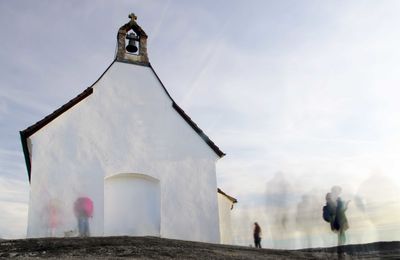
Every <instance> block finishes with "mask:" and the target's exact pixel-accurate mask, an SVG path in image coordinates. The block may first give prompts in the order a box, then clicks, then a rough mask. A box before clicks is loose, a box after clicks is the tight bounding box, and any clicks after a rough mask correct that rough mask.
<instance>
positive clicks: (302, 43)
mask: <svg viewBox="0 0 400 260" xmlns="http://www.w3.org/2000/svg"><path fill="white" fill-rule="evenodd" d="M131 12H134V13H135V14H136V15H137V16H138V20H137V21H138V24H139V25H140V26H141V27H142V28H143V29H144V30H145V31H146V33H147V35H148V36H149V39H148V53H149V59H150V62H151V64H152V66H153V68H154V69H155V70H156V72H157V74H158V76H159V77H160V78H161V80H162V81H163V83H164V85H165V86H166V88H167V89H168V91H169V93H170V94H171V96H172V97H173V98H174V100H175V101H176V102H177V103H178V104H179V105H180V106H181V107H182V108H183V109H184V110H185V111H186V113H187V114H189V115H190V117H191V118H192V119H193V120H194V121H195V122H196V123H197V124H198V125H199V126H200V127H201V129H202V130H203V131H204V132H205V133H206V134H207V135H208V136H209V137H210V138H211V139H212V140H213V141H214V142H215V143H216V144H217V145H218V146H219V147H220V148H221V150H222V151H224V152H225V153H226V154H227V155H226V156H225V157H224V158H223V159H221V160H219V161H218V162H217V180H218V186H219V187H220V188H222V189H223V190H224V191H225V192H226V193H228V194H230V195H231V196H233V197H235V198H237V199H238V201H239V203H238V204H237V205H236V206H235V209H234V210H233V211H232V223H233V225H234V234H235V241H234V242H235V243H236V244H241V245H249V244H251V243H252V242H251V239H252V238H251V228H252V226H251V224H252V223H253V222H254V221H258V222H260V224H261V226H262V228H263V230H264V234H265V237H264V238H263V242H262V243H264V245H265V246H267V247H275V248H299V247H305V246H320V245H332V244H334V242H333V241H335V237H334V235H333V234H332V233H331V232H330V231H329V227H328V225H327V224H326V223H323V221H322V220H321V219H322V217H321V208H322V205H323V204H324V202H325V200H324V198H325V194H326V193H327V192H329V191H330V188H331V187H332V186H334V185H340V186H341V187H342V190H343V193H342V196H343V197H344V198H346V199H348V200H351V202H350V204H349V205H350V206H349V210H348V218H349V220H350V225H351V226H350V227H351V228H350V229H349V232H348V233H349V237H348V240H349V242H352V243H360V242H371V241H378V240H400V237H399V235H397V234H400V221H399V219H400V191H399V190H400V188H399V187H400V176H399V174H398V172H399V171H400V160H399V156H400V117H399V116H397V115H398V114H399V112H400V102H398V99H399V96H400V90H399V88H398V86H399V84H400V74H399V73H398V71H399V70H400V63H399V62H398V61H399V60H400V50H399V48H398V46H400V31H399V29H398V28H400V17H399V16H398V13H399V12H400V2H398V1H369V0H366V1H355V0H354V1H311V0H304V1H289V0H283V1H255V0H254V1H227V0H226V1H178V0H177V1H175V0H170V1H160V0H147V1H134V0H131V1H121V0H118V1H84V0H79V1H58V0H56V1H54V0H53V1H21V0H15V1H6V0H0V35H1V37H2V40H1V43H0V71H1V72H0V73H1V74H0V209H1V212H2V214H0V237H3V238H23V237H24V236H25V235H26V225H27V214H28V201H29V182H28V178H27V171H26V166H25V162H24V157H23V152H22V148H21V143H20V138H19V131H20V130H23V129H25V128H26V127H28V126H30V125H32V124H34V123H35V122H37V121H39V120H40V119H42V118H43V117H45V116H46V115H48V114H50V113H51V112H52V111H54V110H55V109H57V108H58V107H60V106H61V105H63V104H65V103H66V102H67V101H69V100H70V99H71V98H73V97H75V96H76V95H77V94H79V93H80V92H82V91H83V90H84V89H85V88H86V87H88V86H90V85H91V84H92V83H93V82H94V81H95V80H96V79H97V78H98V77H99V76H100V75H101V74H102V73H103V72H104V70H105V69H106V68H107V67H108V65H109V64H110V63H111V62H112V61H113V59H114V54H115V47H116V34H117V30H118V28H119V27H120V26H121V25H123V24H124V23H126V22H127V21H128V14H129V13H131ZM313 220H315V221H314V222H318V223H319V224H317V225H314V224H313V223H314V222H312V221H313ZM282 234H283V235H282ZM305 237H306V239H304V238H305ZM300 238H301V239H300ZM321 241H322V242H321Z"/></svg>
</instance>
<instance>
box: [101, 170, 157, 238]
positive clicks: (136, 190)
mask: <svg viewBox="0 0 400 260" xmlns="http://www.w3.org/2000/svg"><path fill="white" fill-rule="evenodd" d="M160 209H161V203H160V181H159V180H158V179H156V178H153V177H151V176H149V175H145V174H139V173H119V174H115V175H112V176H109V177H106V178H105V179H104V235H113V236H116V235H128V236H160V221H161V219H160V218H161V217H160Z"/></svg>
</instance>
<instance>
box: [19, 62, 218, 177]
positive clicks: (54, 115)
mask: <svg viewBox="0 0 400 260" xmlns="http://www.w3.org/2000/svg"><path fill="white" fill-rule="evenodd" d="M115 62H116V60H113V62H112V63H111V64H110V65H109V66H108V67H107V69H106V70H105V71H104V72H103V73H102V74H101V76H100V77H99V78H98V79H97V80H96V81H95V82H94V83H93V84H92V85H91V86H90V87H88V88H87V89H85V90H84V91H83V92H82V93H80V94H79V95H78V96H76V97H75V98H73V99H71V100H70V101H69V102H68V103H66V104H65V105H63V106H62V107H60V108H58V109H57V110H55V111H54V112H53V113H51V114H50V115H48V116H46V117H45V118H43V119H42V120H40V121H38V122H36V123H35V124H33V125H32V126H30V127H28V128H26V129H25V130H22V131H20V136H21V144H22V150H23V152H24V156H25V164H26V169H27V171H28V177H29V181H30V179H31V168H32V167H31V159H30V158H31V156H30V151H29V147H28V138H29V137H30V136H31V135H33V134H34V133H36V132H37V131H39V130H40V129H41V128H43V127H44V126H46V125H47V124H48V123H50V122H51V121H53V120H54V119H56V118H57V117H58V116H60V115H61V114H63V113H64V112H65V111H67V110H68V109H70V108H71V107H73V106H75V105H76V104H78V103H79V102H81V101H82V100H84V99H85V98H87V97H88V96H90V95H91V94H92V93H93V86H94V85H95V84H96V83H97V82H98V81H99V80H100V79H101V78H102V77H103V76H104V74H105V73H106V72H107V71H108V70H109V69H110V68H111V66H112V65H113V64H114V63H115ZM118 62H119V61H118ZM138 65H142V66H146V67H150V68H151V70H152V71H153V73H154V75H155V76H156V78H157V80H158V81H159V83H160V84H161V86H162V87H163V89H164V91H165V93H166V94H167V95H168V97H169V98H170V99H171V101H172V107H173V108H174V109H175V110H176V111H177V112H178V113H179V114H180V115H181V116H182V118H183V119H184V120H185V121H186V122H187V123H188V124H189V125H190V126H191V127H192V129H193V130H194V131H195V132H196V133H198V134H199V135H200V137H201V138H202V139H203V140H204V141H205V142H206V143H207V144H208V145H209V146H210V147H211V149H213V151H214V152H215V153H216V154H217V155H218V156H219V157H223V156H225V153H223V152H222V151H221V150H220V149H219V148H218V146H216V145H215V144H214V142H213V141H211V140H210V138H208V136H207V135H206V134H204V132H203V131H202V130H201V129H200V128H199V127H198V126H197V125H196V124H195V123H194V122H193V120H192V119H191V118H190V117H189V116H188V115H187V114H186V113H185V111H183V110H182V108H180V107H179V106H178V105H177V104H176V103H175V101H174V100H173V99H172V97H171V95H170V94H169V93H168V91H167V89H166V88H165V87H164V84H163V83H162V82H161V80H160V78H159V77H158V75H157V74H156V72H155V71H154V69H153V67H152V66H151V65H150V64H138Z"/></svg>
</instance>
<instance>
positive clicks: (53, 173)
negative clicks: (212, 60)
mask: <svg viewBox="0 0 400 260" xmlns="http://www.w3.org/2000/svg"><path fill="white" fill-rule="evenodd" d="M130 18H131V21H130V22H129V23H127V24H125V25H123V26H122V27H121V28H120V29H119V31H118V37H117V38H118V50H117V53H116V59H115V60H114V61H113V63H112V64H111V65H110V66H109V67H108V68H107V70H106V71H105V73H103V75H102V76H101V77H100V78H99V79H98V80H97V81H96V82H95V83H94V84H93V85H92V86H91V87H89V88H88V89H86V90H85V91H84V92H83V93H81V94H80V95H78V96H77V97H76V98H75V99H73V100H71V101H70V102H68V103H67V104H65V105H64V106H63V107H61V108H60V109H58V110H56V111H54V112H53V113H52V114H50V115H49V116H48V117H46V118H44V119H43V120H41V121H39V122H38V123H36V124H34V125H33V126H31V127H28V128H27V129H25V130H23V131H21V141H22V146H23V150H24V154H25V161H26V164H27V169H28V174H29V177H30V181H31V185H30V188H31V190H30V203H29V215H28V232H27V235H28V237H46V236H60V237H62V236H71V235H72V236H74V235H77V217H76V216H75V214H74V202H75V201H76V199H77V198H80V197H88V198H90V199H91V200H92V201H93V208H94V210H93V216H92V217H91V218H90V219H89V227H90V235H92V236H103V235H134V236H143V235H152V236H161V237H165V238H176V239H184V240H194V241H204V242H213V243H218V242H220V225H219V222H220V217H221V216H222V215H220V211H219V207H218V199H217V183H216V168H215V164H216V161H217V160H218V159H219V158H221V157H222V156H224V153H223V152H222V151H220V150H219V148H218V147H217V146H216V145H215V144H214V143H213V142H212V141H211V140H210V139H209V138H208V137H207V136H206V135H205V134H204V133H203V132H202V131H201V130H200V128H198V126H197V125H196V124H194V122H193V121H192V120H191V119H190V117H188V116H187V115H186V114H185V113H184V112H183V110H182V109H181V108H180V107H179V106H178V105H177V104H176V103H175V101H174V100H173V99H172V98H171V96H170V95H169V94H168V92H167V90H166V89H165V88H164V86H163V85H162V83H161V81H160V79H159V78H158V76H157V75H156V73H155V71H154V70H153V68H152V67H151V65H150V63H149V62H148V57H147V47H146V45H147V43H146V40H147V35H146V34H145V32H144V31H143V30H142V29H141V28H140V26H138V25H137V24H136V21H135V20H136V16H135V15H133V14H131V15H130ZM130 31H133V32H134V33H136V35H137V40H138V42H139V48H138V53H137V54H136V55H131V54H129V53H127V52H126V51H125V38H126V35H127V33H128V32H130ZM224 207H225V205H224ZM225 215H226V214H224V216H225ZM225 222H226V221H225ZM224 226H225V225H224ZM221 232H222V233H224V232H223V231H221ZM224 234H225V233H224Z"/></svg>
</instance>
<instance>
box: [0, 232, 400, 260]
mask: <svg viewBox="0 0 400 260" xmlns="http://www.w3.org/2000/svg"><path fill="white" fill-rule="evenodd" d="M340 250H341V251H342V252H343V253H341V254H339V255H338V253H337V248H336V247H331V248H315V249H303V250H273V249H255V248H250V247H241V246H227V245H216V244H208V243H198V242H189V241H181V240H173V239H162V238H156V237H91V238H42V239H18V240H0V259H9V258H15V259H35V258H46V259H122V258H125V259H126V258H128V259H338V258H340V259H400V242H378V243H371V244H363V245H347V246H344V247H342V248H341V249H340Z"/></svg>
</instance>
